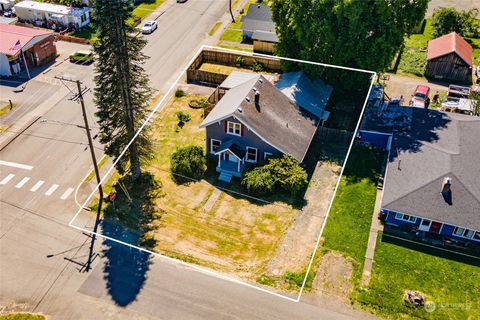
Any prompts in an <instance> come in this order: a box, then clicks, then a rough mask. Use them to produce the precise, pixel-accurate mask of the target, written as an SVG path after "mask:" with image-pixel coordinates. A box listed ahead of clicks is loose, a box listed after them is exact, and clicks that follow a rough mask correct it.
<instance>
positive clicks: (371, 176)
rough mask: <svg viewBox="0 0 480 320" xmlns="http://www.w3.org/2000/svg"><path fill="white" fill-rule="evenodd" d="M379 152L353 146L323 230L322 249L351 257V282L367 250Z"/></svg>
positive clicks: (381, 157) (360, 267) (356, 275)
mask: <svg viewBox="0 0 480 320" xmlns="http://www.w3.org/2000/svg"><path fill="white" fill-rule="evenodd" d="M383 161H384V155H383V153H378V152H376V151H374V150H372V149H369V148H366V147H362V146H357V145H354V147H353V148H352V151H351V153H350V156H349V158H348V162H347V165H346V167H345V171H344V173H343V176H342V179H341V181H340V185H339V187H338V190H337V193H336V195H335V200H334V202H333V205H332V208H331V210H330V214H329V217H328V221H327V225H326V226H325V230H324V232H323V237H324V239H325V242H324V249H326V250H333V251H338V252H340V253H342V254H343V255H345V256H349V257H351V258H353V261H354V275H353V276H354V282H357V281H358V280H359V278H360V274H361V271H362V267H363V261H364V256H365V251H366V249H367V242H368V235H369V230H370V224H371V217H372V214H373V208H374V205H375V197H376V192H377V181H378V176H379V172H380V168H381V164H382V162H383Z"/></svg>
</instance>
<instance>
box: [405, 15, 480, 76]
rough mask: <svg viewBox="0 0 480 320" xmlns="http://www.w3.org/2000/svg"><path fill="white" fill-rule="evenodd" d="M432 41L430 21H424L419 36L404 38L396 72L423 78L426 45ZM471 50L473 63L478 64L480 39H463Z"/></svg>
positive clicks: (425, 63)
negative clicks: (403, 45) (423, 26)
mask: <svg viewBox="0 0 480 320" xmlns="http://www.w3.org/2000/svg"><path fill="white" fill-rule="evenodd" d="M431 39H433V27H432V25H431V19H426V23H425V28H424V29H423V32H422V33H420V34H412V35H411V36H409V37H407V38H405V48H404V49H403V53H402V55H401V57H400V62H399V64H398V70H399V71H400V73H407V74H414V75H417V76H420V77H423V74H424V72H425V67H426V65H427V44H428V41H429V40H431ZM465 40H467V42H469V43H470V44H471V46H472V48H473V52H472V56H473V62H474V63H477V64H478V63H479V58H480V39H476V38H465Z"/></svg>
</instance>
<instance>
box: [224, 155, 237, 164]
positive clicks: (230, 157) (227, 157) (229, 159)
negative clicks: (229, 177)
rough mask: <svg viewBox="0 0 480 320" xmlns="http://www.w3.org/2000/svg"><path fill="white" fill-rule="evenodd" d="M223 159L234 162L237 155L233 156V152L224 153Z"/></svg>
mask: <svg viewBox="0 0 480 320" xmlns="http://www.w3.org/2000/svg"><path fill="white" fill-rule="evenodd" d="M225 160H227V161H230V162H234V163H237V162H238V159H237V157H235V156H234V155H233V154H230V153H225Z"/></svg>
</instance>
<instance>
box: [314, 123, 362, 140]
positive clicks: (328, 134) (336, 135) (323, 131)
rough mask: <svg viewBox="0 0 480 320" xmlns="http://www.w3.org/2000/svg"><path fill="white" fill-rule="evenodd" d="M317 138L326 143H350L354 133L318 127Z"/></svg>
mask: <svg viewBox="0 0 480 320" xmlns="http://www.w3.org/2000/svg"><path fill="white" fill-rule="evenodd" d="M317 137H318V138H319V139H321V140H324V141H332V142H342V143H350V141H352V138H353V132H350V131H346V130H340V129H334V128H327V127H318V130H317Z"/></svg>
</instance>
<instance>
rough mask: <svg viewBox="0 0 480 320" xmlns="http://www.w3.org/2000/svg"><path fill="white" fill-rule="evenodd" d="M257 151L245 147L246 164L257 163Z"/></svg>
mask: <svg viewBox="0 0 480 320" xmlns="http://www.w3.org/2000/svg"><path fill="white" fill-rule="evenodd" d="M257 151H258V150H257V149H255V148H251V147H247V159H246V160H247V161H248V162H257Z"/></svg>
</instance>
